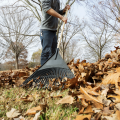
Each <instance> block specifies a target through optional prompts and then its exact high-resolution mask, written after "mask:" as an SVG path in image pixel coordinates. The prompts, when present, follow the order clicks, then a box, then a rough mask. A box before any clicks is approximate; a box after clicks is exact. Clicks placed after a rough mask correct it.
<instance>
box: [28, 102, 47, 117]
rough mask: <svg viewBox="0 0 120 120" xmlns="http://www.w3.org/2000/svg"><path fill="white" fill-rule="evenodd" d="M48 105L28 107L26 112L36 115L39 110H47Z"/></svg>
mask: <svg viewBox="0 0 120 120" xmlns="http://www.w3.org/2000/svg"><path fill="white" fill-rule="evenodd" d="M46 107H47V105H42V104H41V105H39V106H38V107H33V108H31V109H28V110H27V112H26V115H35V114H36V112H37V111H41V110H43V111H44V112H45V109H46Z"/></svg>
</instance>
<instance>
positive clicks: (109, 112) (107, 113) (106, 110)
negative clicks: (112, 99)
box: [103, 107, 114, 116]
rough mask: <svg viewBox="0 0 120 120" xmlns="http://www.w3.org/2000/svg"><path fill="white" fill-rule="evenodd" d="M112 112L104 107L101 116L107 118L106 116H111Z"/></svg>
mask: <svg viewBox="0 0 120 120" xmlns="http://www.w3.org/2000/svg"><path fill="white" fill-rule="evenodd" d="M113 112H114V111H113V110H110V109H109V107H105V108H104V109H103V115H104V116H108V115H111V114H112V113H113Z"/></svg>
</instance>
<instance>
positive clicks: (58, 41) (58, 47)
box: [57, 9, 68, 48]
mask: <svg viewBox="0 0 120 120" xmlns="http://www.w3.org/2000/svg"><path fill="white" fill-rule="evenodd" d="M67 13H68V9H67V11H66V14H65V17H67ZM64 27H65V22H64V23H63V27H62V31H61V35H60V39H59V41H58V46H57V48H59V46H60V43H61V39H62V36H63V30H64Z"/></svg>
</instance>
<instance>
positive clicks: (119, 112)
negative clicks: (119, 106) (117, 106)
mask: <svg viewBox="0 0 120 120" xmlns="http://www.w3.org/2000/svg"><path fill="white" fill-rule="evenodd" d="M116 115H117V119H118V120H120V111H118V110H117V111H116Z"/></svg>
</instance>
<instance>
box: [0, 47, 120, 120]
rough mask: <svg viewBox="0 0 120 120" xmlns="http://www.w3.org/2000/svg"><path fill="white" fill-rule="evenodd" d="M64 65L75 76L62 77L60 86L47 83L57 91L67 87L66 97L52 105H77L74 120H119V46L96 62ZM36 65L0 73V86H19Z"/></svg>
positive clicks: (71, 62)
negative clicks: (71, 77) (70, 77)
mask: <svg viewBox="0 0 120 120" xmlns="http://www.w3.org/2000/svg"><path fill="white" fill-rule="evenodd" d="M68 66H69V68H70V69H71V71H72V72H73V73H74V75H75V78H73V79H67V78H64V79H66V82H62V81H60V84H61V85H59V86H57V87H56V86H54V85H53V84H52V82H51V83H50V87H51V88H52V90H53V91H54V90H59V89H60V88H61V86H62V85H63V84H64V88H63V90H65V89H69V92H68V96H66V97H64V98H62V99H60V100H59V101H57V102H56V105H58V104H70V105H74V106H75V107H77V108H78V109H79V111H78V115H77V116H76V119H75V120H120V48H119V47H116V50H114V51H112V52H111V53H110V54H106V55H105V58H103V59H101V60H99V61H98V62H96V63H86V61H85V60H84V61H82V62H80V60H77V62H76V63H74V60H72V61H70V62H69V63H68ZM37 68H38V67H36V68H34V69H29V68H26V69H24V70H20V71H15V72H13V71H10V72H1V73H0V85H1V86H4V85H10V84H12V85H13V86H14V85H16V86H17V85H20V84H21V83H22V82H23V81H24V80H25V79H26V78H27V77H28V76H29V75H31V74H32V73H33V72H34V71H35V70H36V69H37ZM57 97H59V96H57ZM80 103H81V104H80ZM36 109H37V110H39V111H41V110H42V109H41V106H39V107H38V108H32V110H33V112H34V113H36ZM12 111H15V110H14V109H13V110H12ZM28 113H29V111H27V114H28ZM39 114H40V113H38V114H37V115H39ZM37 115H36V116H37Z"/></svg>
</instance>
